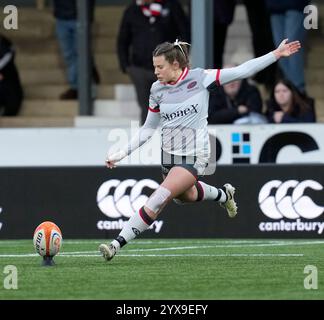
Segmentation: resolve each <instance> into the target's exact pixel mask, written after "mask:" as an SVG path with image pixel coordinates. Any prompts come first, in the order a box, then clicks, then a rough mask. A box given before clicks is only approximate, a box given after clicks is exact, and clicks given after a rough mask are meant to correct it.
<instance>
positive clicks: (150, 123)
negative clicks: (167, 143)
mask: <svg viewBox="0 0 324 320" xmlns="http://www.w3.org/2000/svg"><path fill="white" fill-rule="evenodd" d="M159 123H160V113H155V112H151V111H148V113H147V118H146V120H145V123H144V124H143V126H142V127H141V128H140V130H139V131H138V132H137V134H136V135H135V136H134V137H133V138H132V139H131V141H130V142H129V144H128V145H126V146H125V147H123V148H122V149H120V150H119V151H117V152H114V153H108V155H107V159H106V166H107V167H108V168H109V169H112V168H115V167H116V163H117V162H119V161H121V160H122V159H124V158H125V157H126V156H128V155H130V154H131V153H132V152H133V151H134V150H136V149H137V148H139V147H140V146H141V145H143V144H144V143H145V142H146V141H148V140H149V139H150V138H151V137H152V136H153V134H154V132H155V130H156V128H157V127H158V125H159Z"/></svg>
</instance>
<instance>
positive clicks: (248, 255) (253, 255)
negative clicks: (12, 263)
mask: <svg viewBox="0 0 324 320" xmlns="http://www.w3.org/2000/svg"><path fill="white" fill-rule="evenodd" d="M58 256H61V257H67V258H81V257H101V255H100V254H99V253H96V254H75V253H73V252H70V253H65V254H59V255H58ZM303 256H304V255H303V254H302V253H221V254H200V253H197V254H194V253H189V254H186V253H183V254H119V255H118V257H303ZM30 257H39V256H38V254H35V253H33V254H2V255H0V258H30Z"/></svg>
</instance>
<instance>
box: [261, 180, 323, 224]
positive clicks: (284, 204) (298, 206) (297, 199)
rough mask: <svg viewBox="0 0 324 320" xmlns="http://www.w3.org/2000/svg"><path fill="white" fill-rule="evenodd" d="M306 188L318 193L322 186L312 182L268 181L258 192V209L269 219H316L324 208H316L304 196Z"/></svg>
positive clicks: (310, 200) (311, 201)
mask: <svg viewBox="0 0 324 320" xmlns="http://www.w3.org/2000/svg"><path fill="white" fill-rule="evenodd" d="M306 188H310V189H313V190H318V191H319V190H322V189H323V186H322V185H321V184H320V183H318V182H316V181H314V180H305V181H302V182H298V181H296V180H288V181H286V182H282V181H280V180H272V181H269V182H268V183H266V184H265V185H264V186H263V187H262V189H261V190H260V193H259V205H260V208H261V210H262V212H263V213H264V214H265V215H266V216H267V217H269V218H271V219H281V218H288V219H297V218H300V217H302V218H305V219H314V218H317V217H318V216H320V215H321V214H322V213H323V212H324V207H322V206H318V205H317V204H315V203H314V202H313V200H312V199H311V198H310V197H309V196H305V195H304V191H305V189H306ZM290 190H292V192H290ZM273 191H275V193H274V192H273Z"/></svg>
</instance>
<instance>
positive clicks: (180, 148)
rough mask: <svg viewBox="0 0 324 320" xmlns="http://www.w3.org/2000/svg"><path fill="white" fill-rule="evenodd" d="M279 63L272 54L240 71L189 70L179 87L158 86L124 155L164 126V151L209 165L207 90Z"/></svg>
mask: <svg viewBox="0 0 324 320" xmlns="http://www.w3.org/2000/svg"><path fill="white" fill-rule="evenodd" d="M275 61H276V57H275V55H274V54H273V53H272V52H270V53H268V54H266V55H264V56H262V57H259V58H255V59H252V60H249V61H247V62H245V63H243V64H241V65H239V66H237V67H233V68H226V69H210V70H204V69H201V68H196V69H192V70H189V69H188V68H185V69H184V70H183V72H182V74H181V76H180V77H179V79H178V80H177V81H176V82H175V83H161V82H160V81H156V82H154V83H153V85H152V87H151V96H150V101H149V112H148V115H147V119H146V121H145V123H144V125H143V126H142V127H141V129H140V131H139V133H138V135H137V136H136V137H133V139H132V140H131V142H130V143H129V144H128V146H127V147H126V148H125V149H124V151H125V152H126V154H130V153H131V152H132V151H133V150H135V149H136V148H138V147H139V146H141V145H142V144H143V143H145V142H146V141H147V140H148V139H149V138H150V137H151V136H152V135H153V133H154V131H155V129H156V128H157V127H158V126H159V125H161V148H162V149H163V151H165V152H167V153H170V154H174V155H180V156H196V157H197V158H198V159H199V160H201V161H203V162H208V158H209V155H210V145H209V136H208V131H207V117H208V102H209V91H208V90H207V88H208V87H209V86H210V85H211V84H213V83H215V82H216V84H217V85H223V84H226V83H228V82H231V81H234V80H238V79H244V78H247V77H250V76H252V75H253V74H255V73H257V72H259V71H260V70H262V69H264V68H266V67H267V66H269V65H270V64H272V63H274V62H275Z"/></svg>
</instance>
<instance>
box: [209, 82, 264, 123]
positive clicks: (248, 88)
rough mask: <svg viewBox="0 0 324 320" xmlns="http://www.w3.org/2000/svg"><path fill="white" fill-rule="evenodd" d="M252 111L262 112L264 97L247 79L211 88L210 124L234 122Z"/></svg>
mask: <svg viewBox="0 0 324 320" xmlns="http://www.w3.org/2000/svg"><path fill="white" fill-rule="evenodd" d="M251 112H256V113H259V114H261V113H262V99H261V95H260V92H259V90H258V88H257V87H255V86H253V85H251V84H249V83H248V82H247V80H246V79H244V80H237V81H233V82H230V83H228V84H226V85H224V86H223V87H214V88H212V89H211V90H210V96H209V107H208V123H209V124H228V123H233V122H234V121H236V120H238V119H240V118H242V117H246V116H248V115H249V114H250V113H251Z"/></svg>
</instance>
